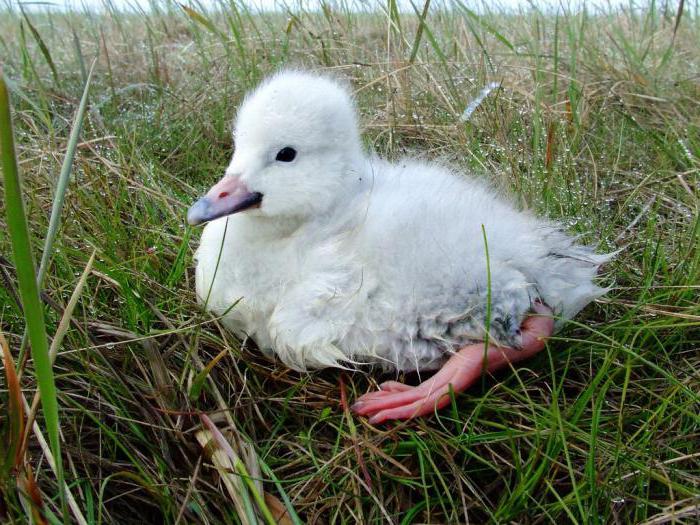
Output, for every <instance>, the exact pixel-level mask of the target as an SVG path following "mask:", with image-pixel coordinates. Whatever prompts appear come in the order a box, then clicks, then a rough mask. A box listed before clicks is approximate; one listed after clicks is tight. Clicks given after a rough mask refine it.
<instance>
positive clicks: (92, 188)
mask: <svg viewBox="0 0 700 525" xmlns="http://www.w3.org/2000/svg"><path fill="white" fill-rule="evenodd" d="M105 6H106V8H107V9H106V10H105V12H103V13H101V14H97V13H94V12H88V11H83V12H40V11H26V12H25V13H21V12H17V11H5V12H4V13H3V16H1V17H0V49H1V50H2V51H1V54H2V56H3V67H4V70H5V74H6V77H7V79H8V85H10V88H11V90H12V93H13V103H14V113H13V117H14V123H15V137H16V143H17V156H18V163H19V167H20V168H21V170H22V173H23V174H24V188H25V191H24V198H25V199H26V217H27V220H28V223H29V231H30V232H31V235H32V238H33V239H41V238H46V234H47V232H48V231H49V229H50V228H49V215H50V214H49V210H50V209H51V207H52V205H53V203H54V188H55V187H56V185H57V184H56V175H55V174H57V173H59V172H60V166H61V163H62V161H63V160H64V159H66V158H67V155H66V154H65V153H66V151H67V150H70V149H71V148H72V146H69V139H68V137H69V135H70V130H71V129H75V124H74V123H73V119H74V115H75V114H76V110H77V108H78V107H79V106H80V99H81V93H84V87H85V84H86V80H87V77H88V67H86V64H90V63H91V62H92V61H93V59H94V60H96V62H95V66H94V72H93V73H92V75H93V76H92V79H91V91H90V92H91V95H90V99H89V100H87V99H84V100H86V102H84V107H85V112H86V114H85V115H86V116H85V127H84V131H83V136H82V139H79V140H76V141H74V142H75V157H74V159H73V160H72V163H71V164H72V165H73V171H72V173H73V182H72V183H71V184H70V185H67V188H68V190H67V192H66V194H65V203H64V206H63V211H62V213H61V223H60V228H59V229H58V230H56V232H57V235H56V237H55V244H54V249H53V250H52V251H49V252H48V255H47V256H50V257H51V264H50V265H48V264H47V265H46V269H47V271H46V277H45V281H44V286H43V287H42V295H41V298H42V300H43V302H44V305H45V308H46V311H45V312H43V311H42V312H40V313H41V318H42V319H44V320H45V322H46V323H47V326H48V329H49V330H48V331H49V333H52V334H56V335H57V336H58V339H60V337H63V342H62V349H61V350H60V351H59V354H58V357H57V360H56V362H55V364H54V372H55V375H56V382H57V385H58V392H57V399H58V404H59V405H60V406H61V407H62V411H61V425H60V430H61V435H62V436H63V440H64V447H63V451H62V452H63V454H62V456H61V457H62V461H59V463H62V465H63V466H64V469H65V471H66V482H67V485H68V487H69V489H70V494H71V495H72V496H73V497H74V500H75V502H76V505H78V507H79V510H80V511H81V514H82V516H83V519H84V520H85V522H88V523H105V522H114V523H125V522H139V523H142V522H154V523H155V522H157V523H163V522H165V523H220V522H225V523H249V522H256V521H257V522H260V523H267V522H269V521H270V519H271V517H272V519H275V520H277V521H279V522H281V523H289V522H293V523H300V522H308V523H317V522H318V523H326V522H327V523H331V522H332V523H345V522H348V523H355V522H361V523H375V522H377V523H378V522H392V523H463V522H467V521H468V522H470V523H486V522H493V523H542V522H546V523H551V522H558V523H615V524H618V523H650V524H651V523H674V522H675V523H683V522H685V523H691V522H693V521H694V520H696V519H697V516H698V512H699V511H698V505H700V501H699V500H698V493H699V491H698V485H699V483H700V456H698V453H697V450H698V435H700V421H699V417H698V414H697V406H698V392H700V380H699V379H698V378H699V377H700V375H699V370H700V356H699V354H698V351H697V349H698V347H699V346H700V307H699V305H698V299H697V298H698V286H699V285H698V283H699V282H700V264H699V262H700V255H699V254H698V240H699V238H700V218H699V217H700V214H699V213H698V191H697V188H698V187H699V182H700V181H699V173H700V162H699V161H698V159H699V158H700V104H698V101H699V100H700V91H698V87H697V78H698V76H699V75H700V70H699V69H698V68H700V51H699V50H698V47H697V35H698V34H700V20H699V19H698V16H697V15H698V10H697V5H696V4H692V5H691V4H690V3H688V2H685V5H684V6H681V5H679V4H678V3H676V4H673V5H671V4H668V3H661V4H658V3H650V4H637V3H630V4H626V5H624V6H622V7H620V8H616V9H605V10H600V9H593V8H588V9H575V8H573V7H569V6H567V5H562V6H559V7H558V8H557V9H555V10H549V11H548V10H544V9H537V8H535V7H533V8H530V9H527V10H523V11H520V12H514V11H509V10H505V9H503V8H499V7H497V6H495V5H494V4H486V3H483V4H477V5H475V4H472V3H468V2H454V3H450V4H448V5H445V4H443V3H439V2H414V5H413V6H410V5H404V4H402V3H401V2H393V1H387V2H386V3H377V4H373V5H371V4H353V3H350V2H343V1H341V2H337V3H333V4H324V5H322V6H321V5H319V6H318V8H317V9H312V8H311V7H310V6H304V5H301V6H300V5H296V4H294V5H290V6H288V7H287V6H284V5H282V4H281V3H280V4H279V6H278V9H277V10H275V11H269V12H259V11H258V10H256V9H255V8H252V7H251V6H250V5H249V4H247V3H244V2H238V1H235V0H231V1H228V0H227V1H225V2H224V1H222V2H219V3H216V4H215V5H214V7H213V8H211V7H210V8H204V7H203V6H202V5H199V4H198V3H196V2H193V3H188V4H187V5H186V8H187V9H184V8H183V7H181V6H180V5H179V4H177V3H174V2H169V1H167V2H157V1H155V0H154V2H153V3H151V4H150V6H149V8H148V9H145V10H143V11H136V10H132V11H120V10H118V9H116V8H115V7H114V6H113V5H111V4H109V3H106V4H105ZM288 64H291V65H295V66H305V67H312V68H316V69H321V70H325V71H328V72H330V73H332V74H337V75H339V76H342V77H343V78H345V79H346V80H347V81H348V82H349V83H350V85H351V86H352V88H353V90H354V91H355V94H356V98H357V101H358V105H359V108H360V112H361V117H362V118H361V120H362V124H363V127H364V132H365V134H364V136H365V140H366V143H367V146H368V147H369V148H371V149H373V150H375V151H377V152H378V153H380V154H382V155H386V156H388V157H390V158H399V157H401V156H403V155H406V154H413V153H418V154H421V155H426V156H428V157H431V158H439V159H441V160H442V161H444V162H448V163H451V164H452V165H454V166H456V167H458V168H459V169H461V170H463V171H465V172H470V173H471V174H472V176H475V177H483V178H486V179H488V180H489V181H490V182H491V183H492V184H494V185H496V186H499V187H501V188H503V190H504V191H508V192H509V193H511V194H512V195H513V199H514V201H516V202H517V203H518V205H520V206H521V207H523V208H530V209H532V210H533V211H535V212H537V213H539V214H542V215H546V216H549V217H551V218H552V219H554V220H559V221H562V222H564V223H565V224H566V225H567V227H568V228H569V229H570V230H571V231H572V232H573V233H575V234H578V235H580V236H581V239H582V241H585V242H589V243H593V244H597V245H598V246H599V247H600V250H601V251H611V250H616V249H620V250H621V251H620V253H619V255H618V257H617V258H616V260H615V261H614V262H613V263H611V264H610V266H609V267H608V268H607V269H606V273H605V275H603V276H602V279H603V282H604V283H605V284H606V285H610V286H611V287H612V290H611V292H610V293H609V294H607V295H606V296H605V297H604V298H602V299H601V300H599V301H597V302H596V304H594V305H591V306H590V307H589V308H587V309H586V310H585V311H584V312H583V313H582V314H581V315H580V316H578V317H577V318H576V319H575V320H574V321H572V322H571V323H569V324H568V325H567V327H566V329H565V330H564V331H563V332H561V333H559V334H557V336H556V337H554V338H552V341H551V343H550V345H549V348H548V351H547V352H545V353H543V355H541V356H539V357H536V358H535V359H533V360H531V361H529V362H528V363H525V364H524V365H523V366H522V367H520V368H517V369H516V370H514V371H509V372H506V373H503V374H499V375H497V376H496V377H488V378H485V380H484V382H483V384H480V385H478V386H477V387H475V388H472V389H471V390H469V391H468V392H467V393H465V394H462V395H459V396H456V397H455V398H454V400H453V403H452V407H451V409H448V410H446V411H444V412H442V413H441V414H439V415H438V416H435V417H432V418H428V419H425V420H422V421H414V422H410V423H403V424H398V425H394V426H386V427H381V428H375V427H372V426H371V425H368V424H367V422H366V421H365V420H364V419H361V418H354V417H353V416H351V415H350V413H349V412H348V411H347V410H346V407H347V403H345V402H341V401H340V400H341V399H343V398H345V397H346V396H347V398H349V399H352V398H353V397H354V396H356V395H359V394H361V393H363V392H365V391H367V389H369V388H373V387H376V381H378V380H379V379H380V378H379V372H377V371H371V372H369V371H368V373H355V374H345V375H341V374H340V373H339V372H337V371H334V370H326V371H322V372H318V373H313V374H305V375H300V374H296V373H293V372H290V371H289V370H286V369H285V368H284V367H283V366H281V365H279V364H276V363H272V362H270V361H268V360H266V359H265V358H264V357H262V356H261V355H260V353H259V352H257V351H256V350H255V349H254V346H253V345H252V344H251V343H250V342H245V344H242V342H240V341H237V340H236V339H235V338H233V337H232V336H231V334H230V333H228V332H227V331H226V330H224V329H223V328H222V327H221V325H220V322H219V319H216V318H212V317H210V316H208V315H206V314H204V313H203V312H202V311H201V309H200V308H198V306H197V305H196V301H195V297H194V293H193V275H192V271H191V270H192V260H191V257H192V253H193V250H194V248H195V247H196V244H197V237H198V231H196V230H191V229H189V228H188V227H186V226H185V220H184V216H185V210H186V208H187V206H188V204H189V203H190V202H191V201H192V200H193V199H194V198H195V197H196V196H197V195H198V194H200V193H201V191H202V190H203V189H205V188H206V187H208V186H209V185H211V183H212V182H213V181H215V180H216V179H217V178H218V177H219V176H220V174H221V172H222V170H223V167H224V166H225V165H226V162H227V160H228V157H229V156H230V153H231V139H230V121H231V117H232V115H233V114H234V112H235V109H236V107H237V106H238V104H239V103H240V101H241V99H242V97H243V95H244V93H245V91H246V90H248V89H249V88H250V87H252V86H253V85H255V83H256V82H257V81H258V80H259V79H260V78H262V77H263V76H264V75H265V74H267V73H269V72H272V71H274V70H276V69H277V68H279V67H282V66H284V65H288ZM492 82H495V83H498V85H499V86H500V87H499V88H498V89H494V90H493V91H491V92H490V93H489V94H488V96H487V97H486V98H485V99H484V101H483V102H482V103H481V105H479V107H478V108H477V109H476V110H475V111H474V112H473V113H472V114H471V116H470V118H469V119H467V120H466V121H463V120H461V119H460V117H461V115H462V114H463V113H464V110H465V108H466V107H467V106H468V105H469V103H470V102H471V101H473V100H474V99H475V98H476V97H478V95H479V93H480V92H481V90H482V89H483V88H484V87H485V86H487V85H489V84H490V83H492ZM79 120H81V119H79ZM81 141H82V142H81ZM2 144H5V140H4V139H3V142H2ZM3 148H4V146H3ZM3 151H4V149H3ZM3 170H4V168H3ZM4 173H5V171H3V174H4ZM6 184H7V183H6V182H3V186H4V188H5V192H7V187H6ZM7 203H9V200H7V198H6V201H3V206H5V207H7ZM0 220H1V219H0ZM5 225H9V224H8V223H7V222H3V223H2V224H1V225H0V255H2V256H3V257H2V259H0V276H2V279H0V283H2V284H1V285H0V308H1V309H0V329H1V330H2V331H3V332H4V333H5V334H6V336H7V339H8V349H10V350H11V351H12V352H14V354H13V356H16V357H15V363H16V367H17V370H18V371H19V376H21V380H20V381H21V388H22V390H23V391H24V392H30V391H32V390H33V389H35V388H36V386H37V381H38V380H39V375H40V373H39V369H38V368H39V362H37V361H36V358H35V359H34V360H33V361H26V360H25V359H24V358H22V359H18V357H20V356H19V353H18V352H17V349H18V348H19V347H20V344H21V335H22V333H23V330H24V322H25V316H24V313H23V312H24V311H23V309H22V304H24V302H23V300H22V299H21V298H20V293H21V290H19V288H18V286H17V282H18V280H17V275H18V274H19V272H20V271H22V272H25V273H27V274H32V275H34V274H33V273H32V272H33V270H32V269H31V268H29V269H28V267H26V266H25V267H21V266H22V265H20V264H18V263H15V262H13V261H10V260H9V258H8V257H5V256H4V255H5V254H6V253H9V250H10V246H11V245H12V239H10V237H9V236H8V234H7V233H6V229H5V228H4V226H5ZM483 241H484V240H483V239H477V240H475V242H476V243H477V246H478V247H479V249H483V246H482V244H483ZM34 244H35V245H33V246H29V247H28V248H31V249H32V250H31V251H33V250H37V249H39V248H40V246H39V245H38V244H36V243H34ZM31 251H27V253H31ZM93 251H94V252H95V253H96V256H95V261H94V267H93V268H92V270H90V271H89V278H87V277H85V279H82V278H80V279H79V276H80V275H81V273H82V272H83V271H84V270H85V268H86V267H89V265H88V261H89V259H90V254H91V253H93ZM34 277H36V276H34ZM76 280H77V281H78V282H79V283H82V284H81V285H80V286H81V287H83V288H82V299H81V301H80V302H78V303H74V301H72V300H71V296H72V291H73V290H74V287H75V282H76ZM25 307H26V306H25ZM73 307H74V308H75V309H74V310H73V314H72V316H68V317H67V319H70V325H69V326H70V328H65V326H66V325H65V323H63V324H61V319H64V315H65V312H66V311H67V310H68V311H70V310H71V309H73ZM59 327H62V328H60V330H59ZM40 344H41V343H40ZM44 347H46V337H44ZM39 348H41V347H39ZM36 349H37V347H36V346H35V345H34V344H33V342H32V352H33V353H34V352H36ZM22 372H24V373H23V374H22ZM10 376H11V374H10V375H9V376H8V377H10ZM402 379H405V380H408V381H415V378H414V377H406V378H402ZM13 384H14V383H13ZM38 386H39V388H40V389H41V384H40V383H39V384H38ZM14 390H16V388H15V387H12V388H10V387H9V383H8V386H7V387H6V386H3V387H2V389H1V390H0V392H1V393H2V397H0V399H2V401H0V402H1V403H4V404H3V405H2V407H3V408H5V407H8V408H9V407H10V406H13V405H12V403H14V402H15V401H13V399H14V397H13V394H12V391H14ZM41 397H42V399H44V391H43V390H42V391H41ZM49 419H50V418H49ZM49 419H47V412H46V409H44V410H43V411H42V413H40V414H39V422H40V423H41V425H42V426H43V427H45V428H48V427H49V423H50V421H49ZM207 421H208V422H209V423H211V424H210V425H209V426H207V424H206V422H207ZM13 425H14V426H13ZM0 432H1V433H2V435H3V436H5V437H6V436H8V435H16V434H17V431H16V422H15V423H12V422H11V421H8V422H7V424H5V425H4V426H2V427H0ZM25 433H26V431H25ZM39 441H40V438H39V437H36V438H32V439H30V440H29V450H28V453H27V455H26V458H27V464H28V465H31V466H32V471H33V472H35V475H36V481H37V487H38V491H39V496H40V497H41V501H43V504H44V512H45V514H46V515H47V516H49V519H53V516H54V515H56V516H58V515H59V514H60V512H61V505H60V498H59V497H57V494H59V489H60V487H62V486H63V484H62V483H60V481H59V480H57V477H56V476H55V475H54V474H53V473H52V471H51V470H50V469H49V468H47V465H46V462H45V461H43V459H42V454H41V447H40V443H39ZM12 487H14V485H12V484H11V483H4V484H2V488H0V520H14V521H26V519H27V518H26V516H27V514H26V513H25V511H24V510H23V508H22V506H21V505H22V501H23V500H22V498H21V497H18V496H17V495H16V491H13V490H11V488H12ZM69 501H70V500H69ZM73 516H76V513H73Z"/></svg>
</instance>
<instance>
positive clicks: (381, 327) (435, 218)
mask: <svg viewBox="0 0 700 525" xmlns="http://www.w3.org/2000/svg"><path fill="white" fill-rule="evenodd" d="M234 137H235V143H236V148H235V153H234V155H233V158H232V160H231V163H230V165H229V166H228V168H227V170H226V176H227V177H229V178H234V179H236V180H239V181H241V183H243V184H245V186H246V187H247V188H249V190H250V191H251V192H258V193H260V194H262V202H261V204H260V207H259V208H254V209H250V208H249V209H246V210H245V211H243V212H240V213H237V214H235V215H229V216H228V217H223V218H219V219H216V220H213V221H212V222H210V223H209V224H208V225H207V226H206V228H205V229H204V232H203V234H202V239H201V244H200V247H199V249H198V251H197V254H196V260H197V272H196V281H197V294H198V297H199V299H200V301H202V303H204V304H205V306H206V308H207V309H208V310H211V311H213V312H215V313H217V314H222V313H223V312H226V311H227V310H229V309H230V307H231V305H233V304H234V303H236V302H238V301H239V300H240V302H238V304H236V306H235V307H233V308H232V309H230V311H228V313H227V314H226V316H225V318H224V322H225V324H226V325H227V326H228V327H229V328H230V329H232V330H234V331H235V332H236V333H238V334H240V335H243V334H245V335H248V336H250V337H251V338H253V339H254V340H255V341H256V342H257V344H258V346H260V348H261V349H263V350H268V351H273V352H274V353H276V354H277V355H278V356H279V357H280V358H281V359H282V361H284V362H285V363H286V364H287V365H288V366H290V367H292V368H295V369H307V368H318V367H326V366H347V365H348V364H353V363H376V364H380V365H382V366H384V367H385V368H388V369H399V370H417V369H420V370H426V369H433V368H437V367H439V366H440V365H441V364H442V363H443V362H444V360H445V359H446V358H447V357H449V355H450V353H451V352H452V351H453V350H454V349H456V348H457V347H459V346H462V345H464V344H467V343H469V342H473V341H476V340H482V339H483V338H484V336H485V329H484V324H485V319H486V304H487V288H488V287H487V264H486V257H485V250H484V242H483V236H482V224H483V225H484V228H485V231H486V236H487V239H488V247H489V253H490V270H491V290H492V314H491V320H492V322H491V330H490V332H491V337H492V338H495V339H496V340H497V341H498V342H499V343H501V344H504V345H508V346H514V347H517V346H518V342H519V337H520V335H519V334H520V332H519V327H520V324H521V321H522V320H523V318H524V317H525V316H526V315H527V314H528V312H529V310H530V306H531V302H532V301H533V300H535V299H540V300H542V301H543V302H544V303H546V304H547V305H549V306H550V307H551V308H552V309H553V310H554V312H555V314H556V315H557V316H558V318H559V319H561V320H563V319H568V318H571V317H572V316H573V315H575V314H576V313H577V312H578V311H579V310H580V309H581V308H583V307H584V306H585V305H586V304H587V303H588V302H589V301H591V300H592V299H594V298H595V297H598V296H599V295H601V294H603V293H604V292H605V291H606V290H604V289H602V288H599V287H598V286H596V285H595V284H594V283H593V279H594V277H595V276H596V273H597V269H598V266H599V265H600V264H601V263H603V262H605V261H606V260H608V258H609V257H610V256H607V255H597V254H595V253H594V251H593V250H592V249H591V248H588V247H585V246H581V245H578V244H577V243H576V242H575V240H574V239H573V238H572V237H570V236H569V235H567V234H566V233H564V232H563V231H562V229H561V228H560V227H559V226H558V225H556V224H554V223H552V222H549V221H546V220H542V219H539V218H536V217H534V216H532V215H530V214H528V213H524V212H519V211H517V210H516V209H514V208H513V207H512V206H511V205H510V204H509V203H507V202H506V201H504V200H502V199H501V198H499V196H498V195H497V194H496V193H495V192H494V191H492V190H490V189H489V188H488V187H486V186H485V185H483V184H482V183H479V182H477V181H475V180H472V179H469V178H466V177H464V176H461V175H458V174H456V173H454V172H452V171H450V170H449V169H448V168H447V167H444V166H440V165H438V164H434V163H427V162H423V161H418V160H414V159H405V160H403V161H401V162H398V163H395V164H391V163H388V162H386V161H384V160H381V159H379V158H377V157H374V156H368V155H366V154H365V153H364V152H363V149H362V145H361V140H360V135H359V131H358V126H357V117H356V112H355V108H354V104H353V101H352V98H351V96H350V95H349V93H348V91H347V90H346V89H345V88H344V87H343V86H342V85H340V84H339V83H338V82H336V81H334V80H332V79H329V78H325V77H322V76H318V75H315V74H311V73H306V72H298V71H284V72H281V73H278V74H277V75H275V76H273V77H271V78H269V79H268V80H266V81H265V82H263V83H262V84H261V85H260V86H259V87H258V88H257V89H256V90H255V91H254V92H252V93H251V94H250V95H249V96H248V97H247V98H246V99H245V101H244V103H243V105H242V106H241V108H240V110H239V113H238V117H237V120H236V123H235V132H234ZM285 147H292V148H294V149H295V150H296V152H297V155H296V157H295V158H294V160H293V161H291V162H280V161H278V160H275V159H276V155H277V153H278V152H279V151H280V150H281V149H282V148H285ZM214 276H216V277H215V278H214Z"/></svg>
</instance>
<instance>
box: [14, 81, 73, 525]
mask: <svg viewBox="0 0 700 525" xmlns="http://www.w3.org/2000/svg"><path fill="white" fill-rule="evenodd" d="M0 163H1V164H2V173H3V182H4V186H5V215H6V217H7V227H8V230H9V233H10V240H11V242H12V254H13V258H14V263H15V268H16V270H17V280H18V281H19V291H20V295H21V297H22V307H23V310H24V317H25V319H26V324H27V333H28V336H29V341H30V342H31V345H32V357H33V359H34V369H35V374H36V380H37V383H38V385H39V391H40V392H41V404H42V408H43V409H44V420H45V424H46V433H47V434H48V436H49V443H50V444H51V451H52V452H53V455H54V457H55V458H56V467H57V477H58V487H59V491H60V496H61V508H62V510H63V516H64V521H67V518H68V514H67V510H66V498H65V491H64V487H63V468H62V463H61V441H60V439H59V435H58V428H59V420H58V396H57V392H56V384H55V382H54V377H53V370H52V368H51V360H50V359H49V345H48V341H47V339H46V326H45V324H44V311H43V309H42V306H41V302H40V300H39V288H38V287H37V282H36V274H35V273H34V259H33V257H32V252H31V243H30V241H29V228H28V227H27V218H26V215H25V213H24V202H23V200H22V185H21V181H20V178H19V172H18V170H17V158H16V157H15V144H14V136H13V133H12V118H11V114H10V97H9V92H8V90H7V85H6V84H5V80H4V76H3V74H2V72H1V71H0Z"/></svg>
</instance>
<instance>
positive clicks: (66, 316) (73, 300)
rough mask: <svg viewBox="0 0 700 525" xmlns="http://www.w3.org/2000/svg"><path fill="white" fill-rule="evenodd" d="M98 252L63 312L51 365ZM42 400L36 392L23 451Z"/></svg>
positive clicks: (51, 349)
mask: <svg viewBox="0 0 700 525" xmlns="http://www.w3.org/2000/svg"><path fill="white" fill-rule="evenodd" d="M96 253H97V252H95V251H93V252H92V255H91V256H90V260H88V263H87V265H86V266H85V269H84V270H83V274H82V275H81V276H80V279H78V284H77V285H76V286H75V289H74V290H73V294H72V295H71V298H70V300H69V301H68V305H67V306H66V309H65V310H64V312H63V317H61V321H60V323H58V328H57V329H56V333H55V334H54V337H53V341H51V347H50V348H49V359H50V360H51V364H52V365H53V363H54V361H56V356H57V355H58V349H59V348H60V346H61V343H62V342H63V337H64V336H65V335H66V332H67V331H68V327H69V326H70V322H71V318H72V317H73V310H75V307H76V305H77V304H78V300H79V299H80V296H81V294H82V293H83V287H84V286H85V283H86V282H87V278H88V276H89V275H90V272H91V271H92V265H93V264H94V263H95V255H96ZM40 399H41V394H40V392H38V391H37V392H36V394H34V399H33V400H32V406H31V408H30V410H29V415H28V416H27V427H26V430H25V434H24V439H23V441H22V443H23V446H22V449H23V450H24V449H26V447H27V444H28V442H29V432H30V431H31V428H32V426H33V423H34V418H35V417H36V412H37V410H38V409H39V401H40Z"/></svg>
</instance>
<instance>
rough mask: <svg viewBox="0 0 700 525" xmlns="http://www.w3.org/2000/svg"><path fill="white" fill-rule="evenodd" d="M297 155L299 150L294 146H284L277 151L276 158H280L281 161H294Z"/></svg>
mask: <svg viewBox="0 0 700 525" xmlns="http://www.w3.org/2000/svg"><path fill="white" fill-rule="evenodd" d="M296 156H297V150H295V149H294V148H290V147H289V146H287V147H286V148H282V149H281V150H279V151H278V152H277V156H276V157H275V160H278V161H280V162H292V161H293V160H294V157H296Z"/></svg>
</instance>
